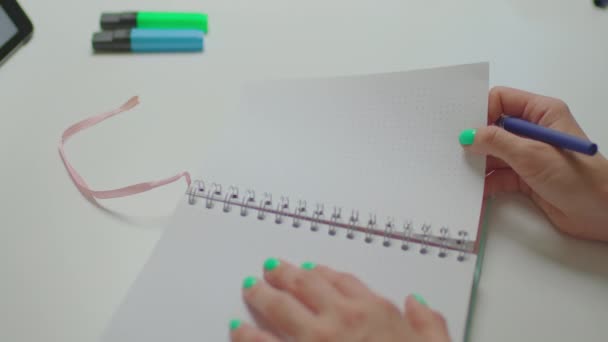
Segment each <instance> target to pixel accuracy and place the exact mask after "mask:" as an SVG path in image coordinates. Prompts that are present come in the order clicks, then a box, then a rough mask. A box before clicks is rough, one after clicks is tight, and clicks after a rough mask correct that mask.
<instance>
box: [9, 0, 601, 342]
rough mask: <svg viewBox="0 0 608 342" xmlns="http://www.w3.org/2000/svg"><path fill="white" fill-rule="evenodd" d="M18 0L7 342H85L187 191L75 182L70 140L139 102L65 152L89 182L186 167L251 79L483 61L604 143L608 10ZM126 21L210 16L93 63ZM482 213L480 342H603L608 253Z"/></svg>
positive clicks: (519, 205)
mask: <svg viewBox="0 0 608 342" xmlns="http://www.w3.org/2000/svg"><path fill="white" fill-rule="evenodd" d="M21 2H22V5H23V6H24V7H25V9H26V11H27V12H28V13H29V15H30V16H31V18H32V20H33V22H34V25H35V27H36V32H35V34H34V37H33V40H32V41H31V42H30V43H29V44H28V45H27V46H26V47H25V48H24V49H22V50H21V51H19V52H18V53H17V54H16V55H15V56H14V57H13V58H12V59H10V60H9V61H8V62H7V63H5V64H4V65H3V66H2V67H1V68H0V94H1V95H0V113H1V119H2V124H1V125H0V160H1V163H0V165H1V168H0V176H1V177H0V181H1V182H2V183H1V187H0V189H2V192H3V194H2V196H0V208H1V209H0V210H1V224H0V272H1V273H0V274H1V278H0V340H1V341H12V342H18V341H62V342H68V341H74V342H76V341H78V342H80V341H92V340H95V339H96V338H97V337H98V336H99V334H100V333H101V331H102V329H103V328H104V326H105V325H106V323H107V321H108V319H109V318H110V316H111V314H112V312H113V311H114V310H115V308H116V306H117V305H118V304H119V302H120V301H121V299H122V297H123V296H124V294H125V293H126V291H127V289H128V287H129V285H130V284H131V282H132V281H133V279H134V277H135V276H136V274H137V272H138V271H139V270H140V268H141V267H142V265H143V263H144V262H145V261H146V258H147V257H148V255H149V253H150V251H151V250H152V248H153V246H154V244H155V243H156V242H157V240H158V238H159V236H160V233H161V229H162V226H163V224H164V223H165V222H166V221H167V218H168V216H169V215H170V214H171V212H172V210H173V207H174V205H175V203H176V200H177V198H178V197H179V196H180V195H181V194H182V193H183V191H184V185H183V183H179V184H177V185H173V186H169V187H167V188H164V189H161V190H158V191H154V192H152V193H148V194H144V195H141V196H136V197H133V198H127V199H120V200H112V201H104V202H103V205H104V206H106V208H107V210H100V209H99V208H97V207H95V206H93V205H92V204H91V203H89V202H87V201H85V200H84V199H83V197H82V196H81V195H80V194H79V193H78V191H77V190H76V188H75V187H74V186H73V184H72V182H71V181H70V179H69V178H68V176H67V174H66V172H65V170H64V167H63V165H62V164H61V162H60V160H59V156H58V153H57V150H56V145H57V142H58V141H59V137H60V134H61V132H62V131H63V129H64V128H66V127H67V126H68V125H70V124H72V123H73V122H75V121H77V120H80V119H82V118H84V117H85V116H88V115H91V114H94V113H97V112H101V111H103V110H107V109H111V108H114V107H115V106H117V105H119V104H121V103H122V102H123V101H125V100H126V99H128V98H129V97H130V96H131V95H135V94H139V95H141V99H142V105H140V107H139V108H138V109H137V110H135V111H134V112H131V113H129V114H127V115H125V116H123V117H120V118H116V119H115V120H113V121H112V122H110V123H107V124H103V125H101V126H100V127H98V128H96V129H94V130H91V131H89V132H87V133H86V134H83V135H82V136H79V137H76V138H75V139H74V140H73V141H72V142H71V145H69V146H68V151H67V152H68V154H69V156H70V157H71V158H72V160H73V161H74V164H75V166H76V167H77V168H78V169H79V170H80V171H81V172H82V174H84V175H85V177H86V178H87V179H88V180H89V181H90V183H91V184H92V185H93V186H94V187H96V188H109V187H117V186H121V185H125V184H130V183H133V182H136V181H142V180H148V179H153V178H160V177H163V176H167V175H169V174H171V173H173V172H176V171H178V170H182V169H187V170H196V169H197V168H198V167H199V166H200V165H198V164H197V163H198V162H199V161H200V158H197V155H198V154H200V152H201V151H203V150H204V148H205V146H204V138H202V137H203V136H204V134H205V133H206V132H211V131H212V129H213V123H210V122H206V120H205V113H209V112H211V111H215V110H220V109H221V108H222V106H224V105H225V103H226V101H229V99H230V96H232V94H233V92H234V90H235V89H236V87H238V85H239V84H240V83H241V82H242V81H243V80H247V79H257V78H276V77H298V76H327V75H342V74H355V73H370V72H383V71H395V70H407V69H415V68H421V67H429V66H440V65H450V64H460V63H468V62H477V61H485V60H489V61H490V62H491V84H492V85H496V84H504V85H510V86H514V87H520V88H525V89H529V90H532V91H536V92H540V93H544V94H550V95H552V96H556V97H560V98H563V99H565V100H566V101H567V102H568V103H569V104H570V106H571V109H572V110H573V112H574V113H575V114H576V117H577V119H578V120H579V121H580V123H581V125H582V126H583V127H584V129H585V130H586V131H587V132H588V134H589V135H590V136H591V137H593V138H594V139H595V140H596V141H597V142H598V144H599V145H600V147H602V146H608V134H606V132H608V115H606V114H607V113H606V109H605V106H606V84H607V82H608V67H607V66H606V65H607V63H608V45H607V44H606V39H605V33H606V32H608V12H607V11H600V10H597V9H595V8H594V7H593V6H592V4H591V0H589V1H549V0H542V1H540V0H539V1H525V0H510V1H507V0H503V1H483V0H477V1H472V0H471V1H447V0H446V1H428V0H412V1H404V0H389V1H378V0H369V1H346V0H341V1H337V0H333V1H321V0H309V1H298V2H295V1H285V0H258V1H250V0H241V1H220V0H216V1H211V0H210V1H194V0H191V1H186V0H181V1H172V2H167V1H160V0H154V1H131V2H129V4H128V6H129V7H130V8H125V6H126V5H123V1H119V0H112V1H107V0H106V1H94V2H93V3H92V1H68V0H57V1H26V0H22V1H21ZM136 3H139V5H136ZM127 9H142V10H198V11H206V12H208V13H209V14H210V34H209V36H208V39H207V41H206V44H207V46H206V48H207V49H206V52H204V53H203V54H186V55H105V56H94V55H92V53H91V49H90V36H91V34H92V33H93V32H94V31H95V30H96V29H97V28H98V23H97V21H98V18H99V14H100V13H101V12H102V11H108V10H127ZM197 137H199V138H197ZM151 213H152V214H151ZM488 215H489V239H488V245H487V255H486V260H485V265H484V269H483V276H482V279H481V284H480V289H479V293H478V302H477V309H476V311H475V317H474V326H473V336H472V340H473V341H516V340H522V341H537V340H538V341H541V340H542V341H572V340H584V341H600V340H602V341H605V340H606V337H607V336H608V324H606V317H608V264H607V261H608V245H606V244H597V243H589V242H580V241H574V240H572V239H569V238H567V237H564V236H562V235H560V234H558V233H556V232H555V231H554V230H553V229H552V228H551V226H550V225H549V224H548V223H547V222H546V220H545V219H544V218H543V216H542V214H541V213H539V211H538V210H536V209H535V208H534V207H533V206H532V205H531V204H530V202H528V201H526V200H523V199H521V198H519V197H511V198H507V197H501V198H499V199H497V200H496V201H494V203H493V204H492V206H491V209H490V211H489V212H488Z"/></svg>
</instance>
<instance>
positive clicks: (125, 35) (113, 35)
mask: <svg viewBox="0 0 608 342" xmlns="http://www.w3.org/2000/svg"><path fill="white" fill-rule="evenodd" d="M93 49H94V50H95V51H131V30H114V31H103V32H97V33H95V34H93Z"/></svg>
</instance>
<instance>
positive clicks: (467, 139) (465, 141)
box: [458, 129, 477, 146]
mask: <svg viewBox="0 0 608 342" xmlns="http://www.w3.org/2000/svg"><path fill="white" fill-rule="evenodd" d="M475 133H477V130H476V129H465V130H464V131H462V132H460V136H459V137H458V140H459V141H460V144H461V145H464V146H467V145H471V144H472V143H473V141H475Z"/></svg>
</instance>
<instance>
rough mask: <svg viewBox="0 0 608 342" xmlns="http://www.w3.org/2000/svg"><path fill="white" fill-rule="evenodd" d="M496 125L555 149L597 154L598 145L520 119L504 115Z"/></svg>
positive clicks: (590, 154)
mask: <svg viewBox="0 0 608 342" xmlns="http://www.w3.org/2000/svg"><path fill="white" fill-rule="evenodd" d="M496 124H497V125H499V126H500V127H502V128H504V129H505V130H506V131H509V132H511V133H515V134H517V135H521V136H524V137H526V138H530V139H533V140H538V141H542V142H545V143H547V144H550V145H553V146H555V147H559V148H563V149H566V150H571V151H575V152H579V153H583V154H586V155H589V156H592V155H594V154H596V153H597V145H596V144H594V143H592V142H591V141H588V140H585V139H582V138H579V137H576V136H573V135H570V134H566V133H563V132H560V131H556V130H554V129H550V128H547V127H543V126H539V125H536V124H533V123H531V122H528V121H525V120H522V119H519V118H514V117H510V116H507V115H503V116H502V117H501V118H500V119H498V121H497V122H496Z"/></svg>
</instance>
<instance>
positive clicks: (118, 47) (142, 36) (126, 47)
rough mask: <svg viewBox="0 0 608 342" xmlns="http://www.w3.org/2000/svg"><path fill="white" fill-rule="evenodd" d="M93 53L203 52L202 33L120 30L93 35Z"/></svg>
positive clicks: (194, 31) (193, 31) (190, 31)
mask: <svg viewBox="0 0 608 342" xmlns="http://www.w3.org/2000/svg"><path fill="white" fill-rule="evenodd" d="M93 49H94V50H95V51H112V52H127V51H131V52H190V51H201V50H203V31H200V30H184V29H176V30H167V29H121V30H112V31H102V32H97V33H95V34H94V35H93Z"/></svg>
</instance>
